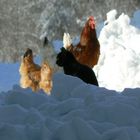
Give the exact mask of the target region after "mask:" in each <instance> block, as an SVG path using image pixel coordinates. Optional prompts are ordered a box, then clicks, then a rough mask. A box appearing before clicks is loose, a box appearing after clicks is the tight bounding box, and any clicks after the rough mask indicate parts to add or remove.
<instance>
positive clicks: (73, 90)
mask: <svg viewBox="0 0 140 140" xmlns="http://www.w3.org/2000/svg"><path fill="white" fill-rule="evenodd" d="M53 80H54V86H53V90H52V94H51V95H50V96H48V95H46V94H45V93H43V91H40V92H39V93H33V92H32V91H31V90H30V89H21V88H20V87H19V86H18V85H15V86H14V87H13V89H12V90H10V91H8V92H1V93H0V140H9V139H13V140H19V139H20V140H56V139H59V140H85V139H86V140H93V138H94V139H96V140H109V139H113V140H139V139H140V118H139V116H140V110H139V108H140V94H139V92H140V89H139V88H137V89H125V90H124V91H123V92H120V93H118V92H116V91H114V90H108V89H105V88H101V87H96V86H94V85H90V84H85V83H84V82H82V81H81V80H80V79H78V78H76V77H72V76H67V75H64V74H62V73H56V74H55V75H54V77H53Z"/></svg>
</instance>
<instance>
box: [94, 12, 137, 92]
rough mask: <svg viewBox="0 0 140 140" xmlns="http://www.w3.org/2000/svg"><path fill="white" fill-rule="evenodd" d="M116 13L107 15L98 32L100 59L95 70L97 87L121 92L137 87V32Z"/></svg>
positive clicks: (125, 16) (122, 16) (128, 21)
mask: <svg viewBox="0 0 140 140" xmlns="http://www.w3.org/2000/svg"><path fill="white" fill-rule="evenodd" d="M116 14H117V11H116V10H112V11H110V12H109V13H107V20H106V22H105V23H106V25H105V26H104V27H103V29H102V30H101V32H100V36H99V41H100V45H101V55H100V58H99V63H98V65H97V67H96V68H95V70H96V73H97V75H98V81H99V84H100V86H103V87H106V88H108V89H114V90H117V91H122V90H123V89H124V88H136V87H140V46H139V44H140V30H139V29H137V28H136V27H134V26H132V25H131V24H130V22H131V20H130V18H129V17H128V16H127V15H125V14H121V15H120V16H119V17H118V18H116Z"/></svg>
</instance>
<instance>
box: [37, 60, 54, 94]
mask: <svg viewBox="0 0 140 140" xmlns="http://www.w3.org/2000/svg"><path fill="white" fill-rule="evenodd" d="M40 74H41V80H40V82H39V87H40V89H43V90H44V92H46V93H47V94H48V95H50V94H51V90H52V87H53V82H52V76H53V70H52V68H51V67H50V66H49V65H48V63H46V62H44V63H43V64H42V66H41V73H40Z"/></svg>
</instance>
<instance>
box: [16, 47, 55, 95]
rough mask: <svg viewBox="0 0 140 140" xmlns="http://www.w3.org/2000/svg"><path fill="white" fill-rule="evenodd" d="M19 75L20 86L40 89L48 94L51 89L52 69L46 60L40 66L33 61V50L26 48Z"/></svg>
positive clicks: (35, 89) (34, 89)
mask: <svg viewBox="0 0 140 140" xmlns="http://www.w3.org/2000/svg"><path fill="white" fill-rule="evenodd" d="M19 72H20V75H21V78H20V86H21V87H22V88H31V89H32V90H33V91H38V90H39V89H42V90H43V91H44V92H45V93H47V94H48V95H50V93H51V90H52V73H53V70H52V69H51V67H50V66H49V65H48V63H47V62H43V63H42V65H41V66H39V65H38V64H35V63H34V60H33V52H32V50H31V49H27V51H26V52H25V54H24V56H23V59H22V61H21V65H20V68H19Z"/></svg>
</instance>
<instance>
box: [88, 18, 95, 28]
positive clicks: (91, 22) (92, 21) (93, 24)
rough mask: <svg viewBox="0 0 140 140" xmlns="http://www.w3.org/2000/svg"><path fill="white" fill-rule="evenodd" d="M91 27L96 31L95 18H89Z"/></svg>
mask: <svg viewBox="0 0 140 140" xmlns="http://www.w3.org/2000/svg"><path fill="white" fill-rule="evenodd" d="M89 26H90V27H91V28H92V29H94V28H95V20H94V17H93V16H90V17H89Z"/></svg>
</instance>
